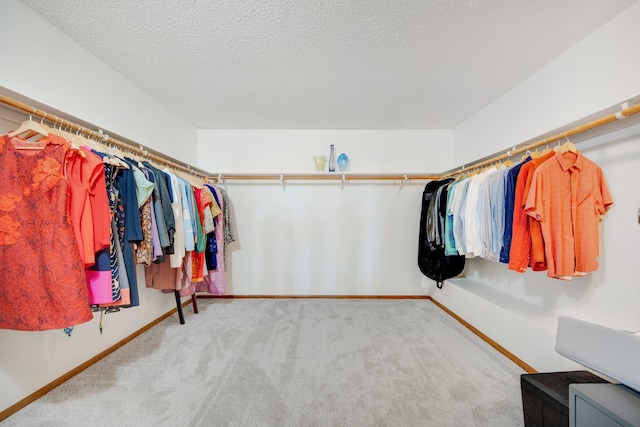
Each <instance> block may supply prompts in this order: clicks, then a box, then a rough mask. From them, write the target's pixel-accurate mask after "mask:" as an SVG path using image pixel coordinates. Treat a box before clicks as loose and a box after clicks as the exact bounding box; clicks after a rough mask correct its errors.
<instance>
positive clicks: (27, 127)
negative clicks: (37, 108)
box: [8, 116, 51, 140]
mask: <svg viewBox="0 0 640 427" xmlns="http://www.w3.org/2000/svg"><path fill="white" fill-rule="evenodd" d="M25 132H29V133H31V135H30V136H28V137H27V138H31V137H33V136H34V135H42V136H48V135H49V133H50V132H51V129H49V126H47V125H45V124H44V123H43V124H40V123H38V122H34V121H33V119H32V117H31V116H29V120H25V121H24V122H22V124H21V125H20V126H19V127H18V129H16V130H14V131H12V132H9V134H8V135H9V137H11V138H13V137H16V136H18V135H22V134H23V133H25ZM27 138H24V139H25V140H26V139H27Z"/></svg>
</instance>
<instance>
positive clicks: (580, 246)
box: [525, 151, 613, 279]
mask: <svg viewBox="0 0 640 427" xmlns="http://www.w3.org/2000/svg"><path fill="white" fill-rule="evenodd" d="M612 204H613V202H612V200H611V195H610V193H609V189H608V188H607V185H606V183H605V180H604V175H603V173H602V169H600V167H599V166H598V165H596V164H595V163H594V162H592V161H591V160H589V159H587V158H586V157H584V156H583V155H582V154H581V153H580V152H578V153H572V152H570V151H569V152H566V153H558V154H556V156H555V157H553V158H552V159H550V160H549V161H547V162H545V163H543V164H542V165H540V166H539V167H538V168H537V169H536V171H535V172H534V174H533V177H532V180H531V188H530V190H529V194H528V197H527V202H526V204H525V211H526V212H527V214H528V215H530V216H531V217H533V218H535V219H537V220H538V221H540V226H541V229H542V235H543V238H544V243H545V255H546V261H547V266H548V270H547V275H548V276H549V277H555V278H563V279H568V278H570V277H571V276H574V275H581V274H587V273H590V272H592V271H595V270H597V269H598V261H599V260H598V258H599V238H598V223H599V222H600V215H603V214H604V213H605V212H606V210H607V209H608V208H609V207H610V206H611V205H612Z"/></svg>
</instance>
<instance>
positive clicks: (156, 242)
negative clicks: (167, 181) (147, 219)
mask: <svg viewBox="0 0 640 427" xmlns="http://www.w3.org/2000/svg"><path fill="white" fill-rule="evenodd" d="M149 205H150V206H151V244H152V245H153V260H154V261H156V260H158V259H159V258H161V257H162V255H163V254H162V246H160V236H159V235H158V225H157V224H156V215H155V209H154V207H153V203H150V204H149Z"/></svg>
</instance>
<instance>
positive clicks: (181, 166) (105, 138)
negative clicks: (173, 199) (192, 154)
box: [0, 94, 210, 178]
mask: <svg viewBox="0 0 640 427" xmlns="http://www.w3.org/2000/svg"><path fill="white" fill-rule="evenodd" d="M0 103H2V104H5V105H8V106H9V107H12V108H14V109H16V110H20V111H23V112H25V113H27V114H29V115H30V116H35V117H39V118H40V119H42V120H46V121H48V122H49V123H53V124H54V125H60V126H64V127H65V128H69V129H71V130H72V131H75V132H78V133H80V134H82V135H84V136H90V137H92V138H94V139H95V140H97V141H98V142H100V143H103V144H107V145H113V146H115V147H117V148H121V149H123V150H124V151H129V152H131V153H134V154H137V155H139V156H141V157H144V158H147V159H149V160H152V161H154V162H156V163H161V164H164V165H166V166H169V167H171V168H173V169H177V170H180V171H183V172H186V173H188V174H191V175H195V176H199V177H202V178H208V177H209V176H210V174H209V173H208V172H205V171H203V170H200V169H198V168H194V167H192V166H191V165H189V164H187V163H180V162H178V161H177V160H174V159H169V158H168V157H167V156H163V155H160V153H158V154H156V153H157V152H155V151H154V150H151V149H149V148H147V147H145V146H143V145H140V144H138V145H134V144H133V143H127V142H122V141H119V140H117V139H115V138H113V137H110V136H109V135H106V134H104V133H102V131H101V130H100V131H95V130H93V129H87V128H86V127H84V126H80V125H79V124H76V123H73V122H71V121H69V120H67V119H64V118H62V117H58V116H56V115H54V114H51V113H47V112H46V111H44V110H42V109H40V108H36V107H32V106H30V105H28V104H25V103H24V102H21V101H17V100H15V99H13V98H10V97H8V96H5V95H2V94H0Z"/></svg>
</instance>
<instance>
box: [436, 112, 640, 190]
mask: <svg viewBox="0 0 640 427" xmlns="http://www.w3.org/2000/svg"><path fill="white" fill-rule="evenodd" d="M639 112H640V104H636V105H633V106H631V107H627V108H623V109H621V110H620V111H618V112H617V113H614V114H609V115H607V116H604V117H600V118H599V119H596V120H593V121H590V122H588V123H585V124H583V125H580V126H576V127H574V128H571V129H569V130H567V131H565V132H560V133H557V134H555V135H552V136H549V137H547V138H544V139H541V140H539V141H535V142H532V143H531V144H527V145H525V146H523V147H520V148H517V149H515V150H507V151H506V152H505V153H503V154H500V155H497V156H495V157H492V158H490V159H487V160H483V161H481V162H478V163H474V164H472V165H470V166H464V167H462V168H460V169H457V170H455V171H451V172H446V173H444V174H442V176H441V178H449V177H451V176H455V175H460V174H461V173H464V172H467V171H470V170H473V169H478V168H481V167H483V166H486V165H490V164H492V163H496V162H500V161H502V160H505V159H508V158H509V157H512V156H516V155H518V154H520V153H524V152H526V151H527V150H532V149H534V148H537V147H540V146H542V145H547V144H550V143H552V142H556V141H562V140H564V139H568V138H569V137H570V136H573V135H577V134H579V133H583V132H586V131H588V130H591V129H594V128H597V127H599V126H602V125H605V124H607V123H611V122H615V121H616V120H622V119H624V118H627V117H629V116H631V115H633V114H637V113H639Z"/></svg>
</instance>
